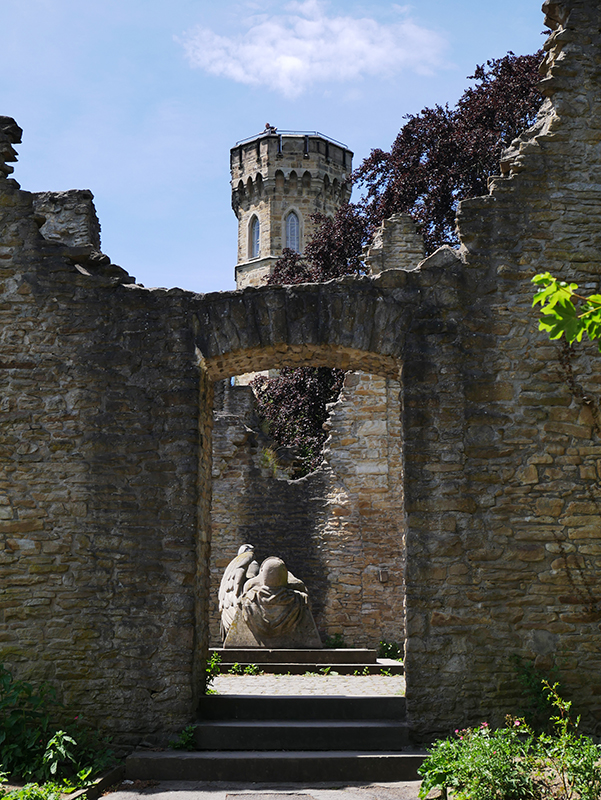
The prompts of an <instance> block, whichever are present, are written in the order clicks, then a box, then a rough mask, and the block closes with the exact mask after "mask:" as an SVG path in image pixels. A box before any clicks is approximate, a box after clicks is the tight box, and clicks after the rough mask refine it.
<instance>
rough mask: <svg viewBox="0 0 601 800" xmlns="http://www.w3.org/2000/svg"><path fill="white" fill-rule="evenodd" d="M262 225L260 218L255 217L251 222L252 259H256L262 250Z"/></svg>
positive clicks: (250, 247)
mask: <svg viewBox="0 0 601 800" xmlns="http://www.w3.org/2000/svg"><path fill="white" fill-rule="evenodd" d="M260 243H261V223H260V222H259V218H258V217H253V218H252V219H251V221H250V241H249V248H248V249H249V252H250V257H251V258H256V257H257V256H258V255H259V252H260V250H261V246H260Z"/></svg>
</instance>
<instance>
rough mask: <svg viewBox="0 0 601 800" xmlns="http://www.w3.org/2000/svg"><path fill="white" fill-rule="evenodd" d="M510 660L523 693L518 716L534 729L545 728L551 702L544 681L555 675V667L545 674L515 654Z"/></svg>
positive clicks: (556, 671) (549, 718)
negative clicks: (521, 705)
mask: <svg viewBox="0 0 601 800" xmlns="http://www.w3.org/2000/svg"><path fill="white" fill-rule="evenodd" d="M511 661H512V662H513V666H514V669H515V671H516V673H517V677H518V680H519V682H520V683H521V685H522V689H523V695H524V708H520V709H519V714H520V716H522V717H524V719H525V720H526V722H527V723H528V725H530V726H531V727H532V728H534V729H535V730H537V731H542V730H546V729H547V728H548V727H549V724H550V721H551V714H552V711H553V702H552V698H551V697H550V696H549V693H548V691H547V690H546V688H545V683H546V682H548V681H549V679H550V678H551V677H557V674H558V669H557V667H556V666H555V667H553V668H552V669H551V671H550V673H547V674H546V675H545V674H544V673H543V671H542V670H540V669H537V668H536V667H535V666H534V663H533V662H532V661H525V660H524V659H523V658H520V657H519V656H518V655H516V654H513V655H512V656H511Z"/></svg>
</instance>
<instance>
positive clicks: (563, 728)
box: [537, 681, 601, 800]
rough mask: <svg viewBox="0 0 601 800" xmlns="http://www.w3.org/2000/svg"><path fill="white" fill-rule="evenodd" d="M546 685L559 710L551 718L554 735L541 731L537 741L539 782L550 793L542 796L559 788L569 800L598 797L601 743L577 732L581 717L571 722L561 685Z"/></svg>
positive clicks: (591, 799)
mask: <svg viewBox="0 0 601 800" xmlns="http://www.w3.org/2000/svg"><path fill="white" fill-rule="evenodd" d="M543 685H544V687H545V690H546V692H547V694H548V697H549V699H550V701H551V703H552V705H553V706H554V707H555V708H556V709H557V713H556V715H555V716H553V717H552V718H551V721H552V722H553V724H554V727H555V731H554V734H552V735H549V734H546V733H543V734H541V735H540V737H539V739H538V743H537V744H538V750H537V760H538V777H539V783H540V785H541V786H542V787H543V789H544V791H546V792H547V793H548V794H547V795H544V794H543V795H542V796H543V797H545V796H547V797H553V796H554V795H553V794H551V793H550V792H553V791H557V790H559V796H560V797H562V798H564V797H565V798H566V800H572V798H579V800H599V797H601V762H600V759H601V745H596V744H594V743H593V741H592V740H591V739H590V738H589V737H588V736H583V735H582V734H579V733H578V732H577V729H578V725H579V724H580V717H577V718H576V721H575V722H574V721H572V719H571V717H570V710H571V707H572V703H571V702H568V701H566V700H563V699H562V698H561V697H560V696H559V693H558V691H557V686H558V684H557V683H555V684H553V686H551V684H549V683H548V682H547V681H543Z"/></svg>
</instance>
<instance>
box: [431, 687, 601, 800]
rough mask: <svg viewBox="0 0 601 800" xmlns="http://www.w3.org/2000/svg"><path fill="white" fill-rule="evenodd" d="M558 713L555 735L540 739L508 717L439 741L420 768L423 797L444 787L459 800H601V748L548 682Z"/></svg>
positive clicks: (554, 720)
mask: <svg viewBox="0 0 601 800" xmlns="http://www.w3.org/2000/svg"><path fill="white" fill-rule="evenodd" d="M542 688H543V690H544V692H545V693H546V695H547V697H548V699H549V702H550V703H551V705H552V706H553V708H554V709H555V714H554V715H553V716H552V718H551V722H552V731H551V733H541V734H538V735H537V734H536V733H535V731H534V730H533V729H532V728H531V727H530V726H529V725H528V723H527V722H526V721H525V720H524V719H523V718H515V717H507V719H506V726H505V727H504V728H498V729H497V730H491V728H490V727H489V725H488V724H487V723H486V722H483V723H482V724H481V725H480V727H479V728H465V729H464V730H456V731H455V735H454V736H452V737H449V738H448V739H442V740H440V741H438V742H436V743H435V744H434V745H433V747H432V748H431V749H430V754H429V755H428V757H427V758H426V760H425V761H424V763H423V764H422V766H421V767H420V769H419V772H420V774H421V775H422V776H423V782H422V785H421V788H420V792H419V797H420V798H425V797H426V796H427V795H428V793H429V792H430V791H431V790H432V789H434V788H439V789H442V790H443V795H444V796H445V797H446V794H447V791H449V790H450V791H451V793H452V796H453V798H455V799H456V800H599V797H600V796H601V746H600V745H596V744H594V742H593V741H592V739H590V738H589V737H588V736H583V735H581V734H579V733H578V725H579V723H580V717H578V718H577V719H576V721H573V720H572V719H571V717H570V710H571V703H569V702H567V701H565V700H563V699H562V698H561V697H560V695H559V693H558V691H557V684H554V685H551V684H549V683H548V682H547V681H543V682H542Z"/></svg>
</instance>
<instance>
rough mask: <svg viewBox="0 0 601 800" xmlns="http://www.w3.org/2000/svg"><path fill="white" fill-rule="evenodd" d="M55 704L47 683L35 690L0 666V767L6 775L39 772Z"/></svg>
mask: <svg viewBox="0 0 601 800" xmlns="http://www.w3.org/2000/svg"><path fill="white" fill-rule="evenodd" d="M57 707H58V703H57V701H56V696H55V693H54V691H53V689H52V688H51V687H50V686H49V685H48V684H42V685H41V686H40V688H39V690H38V692H37V693H36V692H35V691H34V688H33V686H32V685H31V684H30V683H27V682H26V681H20V680H14V679H13V676H12V675H11V673H10V672H9V671H8V670H6V669H5V668H4V666H3V665H0V767H1V768H2V769H3V770H5V771H6V772H7V773H8V774H12V773H16V774H18V775H20V776H21V777H23V778H34V777H37V776H38V773H40V772H41V771H42V765H43V756H44V751H45V743H46V742H47V741H48V728H49V724H50V712H51V710H55V709H56V708H57Z"/></svg>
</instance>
